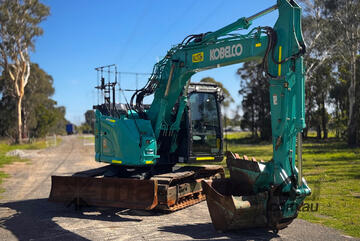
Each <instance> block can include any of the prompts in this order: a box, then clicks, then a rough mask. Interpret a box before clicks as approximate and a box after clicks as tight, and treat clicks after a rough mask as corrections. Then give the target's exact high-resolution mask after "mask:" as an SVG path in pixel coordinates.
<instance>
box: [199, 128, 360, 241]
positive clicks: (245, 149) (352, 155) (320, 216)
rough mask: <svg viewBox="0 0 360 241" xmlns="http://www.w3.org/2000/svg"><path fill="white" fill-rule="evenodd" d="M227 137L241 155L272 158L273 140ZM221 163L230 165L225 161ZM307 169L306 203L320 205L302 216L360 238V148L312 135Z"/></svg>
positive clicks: (306, 153)
mask: <svg viewBox="0 0 360 241" xmlns="http://www.w3.org/2000/svg"><path fill="white" fill-rule="evenodd" d="M331 135H332V134H331ZM227 139H228V150H229V151H232V152H236V153H238V154H239V155H240V156H242V155H247V156H248V157H249V158H251V157H252V156H253V157H255V158H256V159H257V160H261V159H262V160H264V161H268V160H270V159H271V158H272V145H271V143H259V144H256V140H254V139H251V135H250V134H249V133H246V132H245V133H229V134H228V135H227ZM247 142H248V143H247ZM257 142H258V141H257ZM254 143H255V144H254ZM201 164H210V163H209V162H202V163H201ZM213 164H216V163H213ZM220 164H221V165H223V166H224V167H225V166H226V162H225V161H222V162H221V163H220ZM303 169H304V171H303V174H304V177H305V179H306V180H307V182H308V184H309V186H310V188H311V189H312V195H311V196H310V197H307V198H306V200H305V203H308V204H310V205H311V203H312V204H313V207H314V209H315V207H316V204H318V210H317V211H316V212H300V213H299V218H302V219H304V220H307V221H310V222H313V223H320V224H323V225H326V226H329V227H332V228H336V229H339V230H342V231H343V232H344V233H345V234H348V235H351V236H355V237H360V148H349V147H347V145H346V143H344V142H341V141H338V140H336V139H335V138H330V139H329V140H326V141H324V140H316V139H314V138H310V139H308V140H305V141H304V145H303ZM226 174H227V175H229V174H228V171H226Z"/></svg>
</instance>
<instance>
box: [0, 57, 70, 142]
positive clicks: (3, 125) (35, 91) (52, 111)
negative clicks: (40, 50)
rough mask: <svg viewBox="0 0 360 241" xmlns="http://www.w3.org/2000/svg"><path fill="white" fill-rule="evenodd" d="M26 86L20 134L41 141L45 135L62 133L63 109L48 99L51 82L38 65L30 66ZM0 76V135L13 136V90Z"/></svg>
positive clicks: (14, 104)
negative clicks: (40, 138) (37, 138)
mask: <svg viewBox="0 0 360 241" xmlns="http://www.w3.org/2000/svg"><path fill="white" fill-rule="evenodd" d="M31 69H32V70H31V74H30V76H29V84H28V85H27V86H26V88H25V95H24V98H23V101H22V111H21V112H22V113H21V114H22V120H23V125H22V132H23V134H24V135H25V136H29V137H42V136H44V135H46V134H48V133H56V134H62V133H64V132H65V125H66V122H67V121H66V120H65V107H62V106H60V107H57V106H56V104H57V103H56V101H54V100H52V99H51V98H50V97H51V96H52V95H53V94H54V91H55V89H54V87H53V78H52V77H51V76H50V75H49V74H47V73H46V72H45V71H44V70H42V69H41V68H40V67H39V66H38V65H37V64H35V63H31ZM4 76H5V74H4V73H3V75H2V76H0V93H1V95H2V99H0V135H1V136H4V135H6V136H10V137H11V136H13V134H14V133H15V134H16V129H17V128H16V123H14V121H13V120H14V119H15V118H16V113H15V112H14V111H13V110H14V109H16V100H15V99H14V98H12V90H11V89H9V88H8V86H9V82H11V80H9V79H8V78H5V77H4Z"/></svg>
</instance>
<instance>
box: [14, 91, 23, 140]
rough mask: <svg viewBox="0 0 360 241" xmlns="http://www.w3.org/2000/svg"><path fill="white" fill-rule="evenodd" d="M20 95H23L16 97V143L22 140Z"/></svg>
mask: <svg viewBox="0 0 360 241" xmlns="http://www.w3.org/2000/svg"><path fill="white" fill-rule="evenodd" d="M22 97H23V96H21V95H20V96H19V97H18V98H17V106H16V107H17V108H16V110H17V135H16V138H15V142H16V143H17V144H21V142H22V131H21V130H22V121H21V102H22Z"/></svg>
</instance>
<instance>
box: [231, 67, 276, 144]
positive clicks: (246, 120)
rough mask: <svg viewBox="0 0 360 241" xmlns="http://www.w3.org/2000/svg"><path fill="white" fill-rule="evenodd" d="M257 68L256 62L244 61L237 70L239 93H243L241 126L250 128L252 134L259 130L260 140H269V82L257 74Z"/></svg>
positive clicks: (255, 134) (254, 134)
mask: <svg viewBox="0 0 360 241" xmlns="http://www.w3.org/2000/svg"><path fill="white" fill-rule="evenodd" d="M259 68H260V67H259V65H258V63H257V62H246V63H244V65H243V66H242V67H241V68H239V69H238V71H237V73H238V75H240V77H241V82H240V90H239V94H240V95H243V101H242V109H243V113H244V115H243V119H242V121H241V128H242V129H248V130H250V131H251V133H252V135H253V136H257V133H258V131H259V132H260V138H261V140H270V139H271V117H270V96H269V82H268V80H267V79H266V78H264V77H263V76H261V75H259V74H258V73H259Z"/></svg>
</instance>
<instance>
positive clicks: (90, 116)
mask: <svg viewBox="0 0 360 241" xmlns="http://www.w3.org/2000/svg"><path fill="white" fill-rule="evenodd" d="M85 123H86V125H87V126H84V128H85V131H87V133H94V128H95V112H94V111H93V110H87V111H86V112H85Z"/></svg>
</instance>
